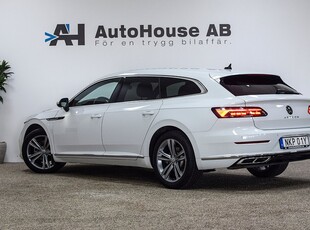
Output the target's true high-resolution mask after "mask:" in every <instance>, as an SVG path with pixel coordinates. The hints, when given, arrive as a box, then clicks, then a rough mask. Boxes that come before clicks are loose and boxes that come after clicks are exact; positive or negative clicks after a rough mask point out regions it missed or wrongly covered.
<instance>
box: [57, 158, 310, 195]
mask: <svg viewBox="0 0 310 230" xmlns="http://www.w3.org/2000/svg"><path fill="white" fill-rule="evenodd" d="M53 175H56V176H58V177H74V178H81V179H87V180H96V181H108V182H113V183H124V184H131V185H135V186H147V187H157V188H164V187H163V186H162V185H161V184H160V182H159V181H158V179H157V178H156V175H155V173H154V172H153V170H151V169H144V168H136V167H124V166H102V165H87V164H69V165H67V166H66V167H64V168H63V169H61V170H60V171H59V172H58V173H56V174H53ZM309 187H310V179H305V178H296V177H294V178H293V177H288V176H285V174H284V175H281V176H279V177H275V178H256V177H254V176H252V175H251V174H248V175H247V174H244V171H242V170H241V172H240V173H238V172H237V171H235V170H234V171H228V170H227V171H224V172H222V170H221V171H219V172H211V173H204V174H203V175H202V176H201V178H200V179H199V180H198V182H197V183H196V184H195V185H194V186H193V187H192V188H191V189H193V190H219V191H221V190H222V191H228V190H229V191H232V190H233V191H259V190H269V191H270V190H279V189H283V188H285V189H302V188H309Z"/></svg>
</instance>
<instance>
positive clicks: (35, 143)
mask: <svg viewBox="0 0 310 230" xmlns="http://www.w3.org/2000/svg"><path fill="white" fill-rule="evenodd" d="M29 145H30V146H31V147H33V148H35V149H37V150H42V146H41V145H40V144H39V143H38V141H37V140H36V139H35V138H33V139H32V140H31V141H30V142H29Z"/></svg>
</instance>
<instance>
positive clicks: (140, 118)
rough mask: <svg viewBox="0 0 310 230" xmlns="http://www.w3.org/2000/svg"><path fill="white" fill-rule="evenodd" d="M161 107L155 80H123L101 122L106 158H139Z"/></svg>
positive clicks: (143, 78) (155, 78) (156, 79)
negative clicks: (118, 92)
mask: <svg viewBox="0 0 310 230" xmlns="http://www.w3.org/2000/svg"><path fill="white" fill-rule="evenodd" d="M161 105H162V100H161V99H160V97H159V78H157V77H127V78H125V79H124V83H123V85H122V88H121V91H120V94H119V98H118V100H117V103H114V104H111V105H110V106H109V108H108V109H107V111H106V113H105V116H104V118H103V125H102V139H103V144H104V147H105V150H106V156H115V157H118V156H119V157H132V158H135V157H139V156H140V152H141V147H142V144H143V141H144V138H145V136H146V133H147V131H148V129H149V127H150V125H151V124H152V122H153V120H154V118H155V117H156V115H157V114H158V111H159V109H160V107H161Z"/></svg>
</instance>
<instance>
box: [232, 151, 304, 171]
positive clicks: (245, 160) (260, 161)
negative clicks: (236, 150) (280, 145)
mask: <svg viewBox="0 0 310 230" xmlns="http://www.w3.org/2000/svg"><path fill="white" fill-rule="evenodd" d="M307 159H310V151H302V152H289V153H279V154H263V155H262V154H260V155H252V156H244V157H241V158H240V159H239V160H237V161H236V163H234V164H233V165H232V166H230V167H228V169H239V168H250V167H259V166H264V165H274V164H281V163H286V162H292V161H301V160H307Z"/></svg>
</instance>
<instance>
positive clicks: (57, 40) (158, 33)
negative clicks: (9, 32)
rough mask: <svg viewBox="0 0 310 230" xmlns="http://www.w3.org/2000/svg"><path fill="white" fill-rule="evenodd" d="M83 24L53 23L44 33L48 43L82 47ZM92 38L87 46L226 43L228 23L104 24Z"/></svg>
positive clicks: (228, 42)
mask: <svg viewBox="0 0 310 230" xmlns="http://www.w3.org/2000/svg"><path fill="white" fill-rule="evenodd" d="M85 27H86V26H85V24H77V25H76V26H75V28H73V29H74V32H72V31H71V26H70V24H57V25H56V27H55V30H54V32H53V33H49V32H45V42H46V43H48V44H49V46H57V45H59V44H61V43H62V45H66V46H73V45H79V46H85V44H86V43H85ZM92 33H93V39H92V41H87V42H88V43H87V45H94V46H96V47H129V46H141V47H173V46H176V45H178V46H223V45H230V44H231V41H230V40H229V39H230V36H231V25H230V24H209V25H208V26H207V27H206V28H203V29H201V28H198V27H196V26H192V27H185V26H180V27H175V26H172V27H159V26H153V25H139V26H136V27H126V26H125V25H120V26H119V27H107V26H104V25H99V26H98V27H97V30H96V31H93V32H92Z"/></svg>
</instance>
